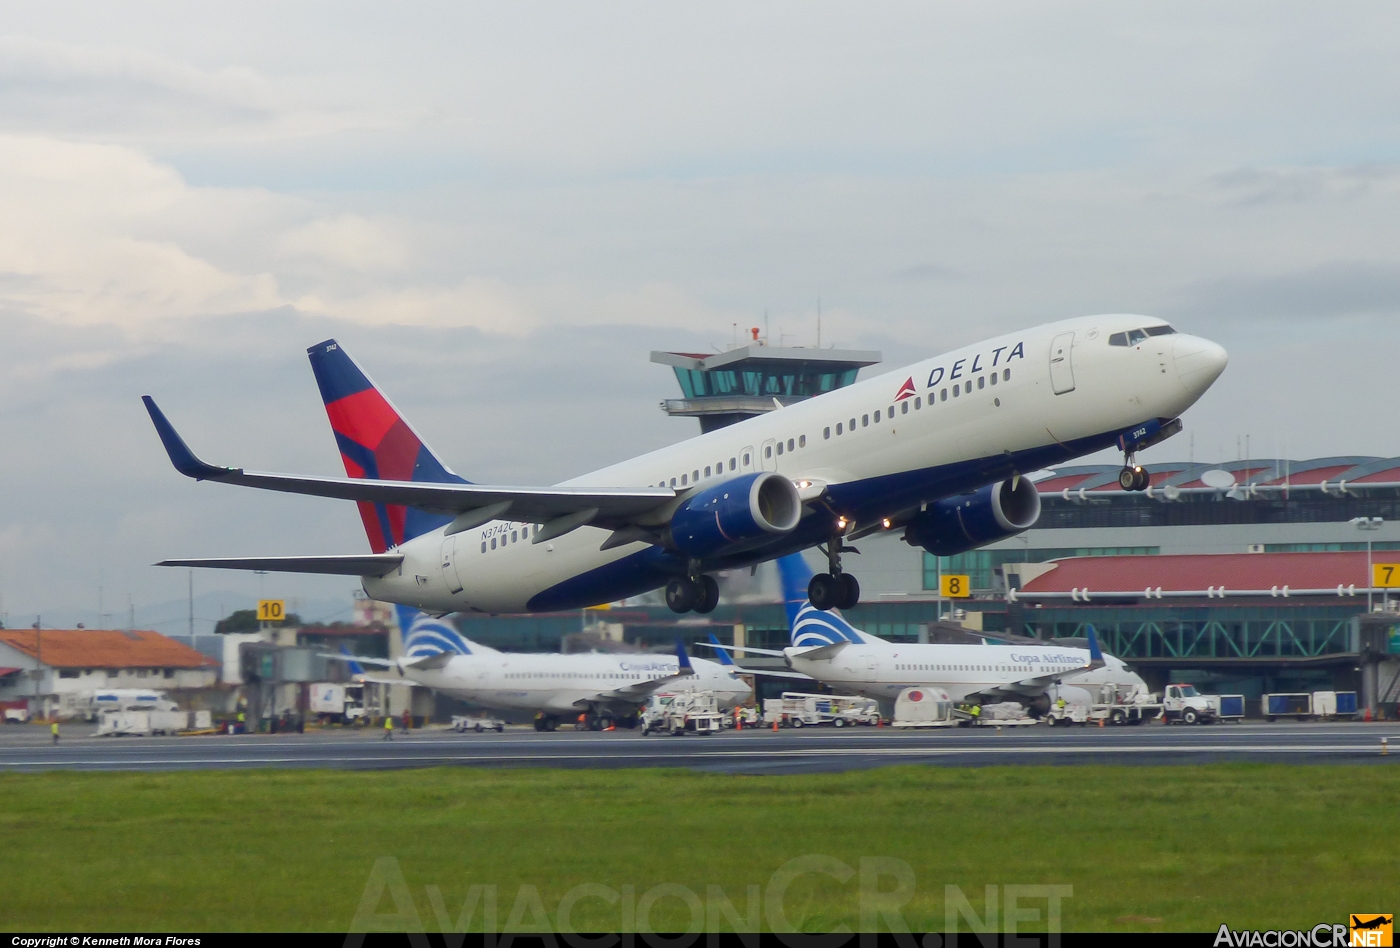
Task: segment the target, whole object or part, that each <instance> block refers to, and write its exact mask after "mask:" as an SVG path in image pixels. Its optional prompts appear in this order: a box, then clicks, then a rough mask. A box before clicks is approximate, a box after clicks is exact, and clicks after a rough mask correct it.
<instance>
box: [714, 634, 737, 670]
mask: <svg viewBox="0 0 1400 948" xmlns="http://www.w3.org/2000/svg"><path fill="white" fill-rule="evenodd" d="M710 644H711V645H713V646H714V647H715V654H716V655H718V656H719V663H720V664H721V665H733V664H734V659H732V658H730V657H729V653H728V652H726V651H725V650H724V648H723V647H721V646H720V644H719V639H717V638H715V634H714V633H713V632H711V633H710Z"/></svg>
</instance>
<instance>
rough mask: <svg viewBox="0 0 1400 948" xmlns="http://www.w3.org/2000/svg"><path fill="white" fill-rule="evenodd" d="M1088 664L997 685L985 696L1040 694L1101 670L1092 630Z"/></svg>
mask: <svg viewBox="0 0 1400 948" xmlns="http://www.w3.org/2000/svg"><path fill="white" fill-rule="evenodd" d="M1088 631H1089V663H1088V664H1087V665H1081V666H1080V667H1078V668H1071V669H1069V670H1068V671H1060V672H1051V673H1048V674H1044V675H1035V676H1033V677H1031V678H1022V679H1021V680H1020V681H1016V682H1011V683H1009V684H1005V685H998V686H997V687H995V688H988V689H987V691H986V692H985V693H986V694H993V695H1002V696H1005V697H1014V696H1017V695H1034V694H1040V693H1041V692H1043V691H1045V689H1047V688H1049V687H1050V686H1051V685H1053V684H1056V683H1057V682H1061V681H1064V680H1065V679H1067V678H1076V677H1078V676H1079V675H1083V674H1086V673H1088V672H1091V671H1094V670H1096V669H1099V668H1103V666H1104V660H1103V652H1102V651H1100V650H1099V639H1098V636H1096V635H1095V634H1094V630H1093V629H1092V628H1090V629H1089V630H1088Z"/></svg>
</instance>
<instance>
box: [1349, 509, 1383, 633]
mask: <svg viewBox="0 0 1400 948" xmlns="http://www.w3.org/2000/svg"><path fill="white" fill-rule="evenodd" d="M1351 522H1352V523H1354V524H1356V529H1358V530H1365V531H1367V533H1366V613H1367V614H1368V615H1369V614H1370V612H1371V598H1372V594H1371V587H1372V586H1373V585H1374V584H1375V574H1374V572H1373V571H1372V569H1371V533H1372V532H1374V531H1376V530H1379V529H1380V528H1381V526H1382V525H1383V524H1384V523H1385V520H1384V519H1382V518H1381V517H1353V518H1352V520H1351Z"/></svg>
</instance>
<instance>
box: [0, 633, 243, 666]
mask: <svg viewBox="0 0 1400 948" xmlns="http://www.w3.org/2000/svg"><path fill="white" fill-rule="evenodd" d="M40 635H41V633H39V632H38V631H36V630H34V629H0V642H3V643H4V644H6V645H9V646H11V647H13V648H16V649H19V650H20V651H21V652H23V653H25V654H26V655H28V656H30V657H31V658H36V659H40V660H41V661H42V662H43V663H44V664H45V665H49V666H53V667H58V668H211V667H212V668H216V667H218V664H219V663H218V662H216V661H214V660H213V659H211V658H206V657H205V656H204V655H201V654H200V653H199V652H196V651H195V650H194V649H192V648H190V647H189V646H187V645H181V644H180V643H179V642H176V641H174V640H173V639H168V638H166V637H165V636H163V635H161V634H160V633H159V632H144V631H142V632H131V633H129V634H128V633H126V632H122V631H117V630H105V629H44V630H43V633H42V639H41V638H40Z"/></svg>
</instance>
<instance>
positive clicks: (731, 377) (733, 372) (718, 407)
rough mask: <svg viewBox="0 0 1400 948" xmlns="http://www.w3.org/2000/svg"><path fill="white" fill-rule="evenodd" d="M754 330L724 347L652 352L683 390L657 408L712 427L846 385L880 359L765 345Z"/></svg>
mask: <svg viewBox="0 0 1400 948" xmlns="http://www.w3.org/2000/svg"><path fill="white" fill-rule="evenodd" d="M752 332H753V334H754V340H753V342H751V343H750V344H749V345H746V346H741V347H739V348H737V349H730V350H729V351H728V352H718V353H713V354H710V355H706V354H704V353H693V352H653V353H652V354H651V361H653V362H656V363H659V364H661V365H669V366H671V368H672V369H673V370H674V371H675V373H676V381H678V382H680V385H681V393H682V394H683V395H684V396H685V397H684V398H668V399H666V400H665V401H663V402H662V403H661V410H662V411H664V412H665V413H666V414H668V415H671V416H672V417H686V418H696V419H698V420H699V421H700V430H701V432H710V431H714V430H716V429H718V428H723V427H725V426H726V425H732V424H734V423H735V422H737V421H743V420H744V419H745V418H753V417H754V416H756V415H761V414H763V413H764V412H769V411H772V410H773V409H774V408H777V407H779V406H782V405H791V404H793V403H794V402H800V401H802V400H803V399H804V398H811V397H812V396H813V395H820V394H822V393H823V392H831V391H835V390H836V389H838V388H845V387H846V386H847V385H850V384H851V383H852V382H854V381H855V380H856V373H857V372H859V371H860V370H861V368H862V367H864V366H867V365H875V364H877V363H878V362H880V359H881V356H880V353H878V352H871V351H861V350H853V349H804V348H800V347H787V348H779V347H774V346H769V345H767V344H766V343H765V342H764V341H763V340H761V339H759V338H758V330H757V329H755V330H752Z"/></svg>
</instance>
